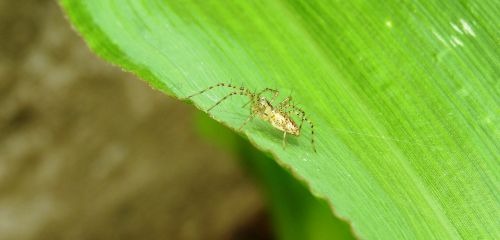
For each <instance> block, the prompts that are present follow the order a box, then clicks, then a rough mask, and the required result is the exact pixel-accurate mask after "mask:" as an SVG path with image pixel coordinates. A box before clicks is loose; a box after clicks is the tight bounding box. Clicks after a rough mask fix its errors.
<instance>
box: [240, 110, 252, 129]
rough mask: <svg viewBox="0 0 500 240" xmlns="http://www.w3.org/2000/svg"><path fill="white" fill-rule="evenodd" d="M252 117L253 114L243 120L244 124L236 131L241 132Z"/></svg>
mask: <svg viewBox="0 0 500 240" xmlns="http://www.w3.org/2000/svg"><path fill="white" fill-rule="evenodd" d="M254 116H255V114H254V113H252V114H250V116H248V118H247V119H246V120H245V122H243V124H241V126H240V127H239V128H238V130H239V131H241V129H243V127H244V126H245V125H247V123H248V122H250V120H252V119H253V117H254Z"/></svg>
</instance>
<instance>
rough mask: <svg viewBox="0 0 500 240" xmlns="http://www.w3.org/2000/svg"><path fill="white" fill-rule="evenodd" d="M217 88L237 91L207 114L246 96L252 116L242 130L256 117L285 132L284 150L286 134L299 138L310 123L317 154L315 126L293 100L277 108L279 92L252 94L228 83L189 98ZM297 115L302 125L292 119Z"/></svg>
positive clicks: (244, 123)
mask: <svg viewBox="0 0 500 240" xmlns="http://www.w3.org/2000/svg"><path fill="white" fill-rule="evenodd" d="M216 87H228V88H232V89H235V91H233V92H231V93H229V94H227V95H226V96H224V97H223V98H222V99H221V100H219V101H218V102H216V103H215V104H214V105H213V106H212V107H210V108H209V109H208V110H207V112H208V113H209V112H210V111H211V110H212V109H213V108H214V107H216V106H217V105H219V104H220V103H221V102H223V101H225V100H226V99H228V98H229V97H231V96H234V95H242V96H246V97H248V98H249V100H250V101H249V102H248V103H247V104H245V105H244V107H245V106H246V105H248V104H250V116H249V117H248V118H247V119H246V120H245V122H243V124H242V125H241V126H240V128H239V129H240V130H241V129H242V128H243V127H244V126H245V125H246V124H247V123H248V122H249V121H250V120H252V119H253V118H254V117H255V116H257V117H258V118H260V119H262V120H264V121H266V122H269V123H270V124H271V125H272V126H273V127H274V128H276V129H278V130H280V131H282V132H283V148H285V146H286V134H291V135H294V136H299V135H300V132H301V129H302V124H303V123H304V121H306V122H307V123H309V126H310V128H311V144H312V147H313V151H314V152H316V148H315V145H314V124H313V123H312V122H311V121H309V119H308V118H307V117H306V116H305V113H304V111H302V110H301V109H300V108H298V107H296V106H295V105H293V104H292V103H291V100H292V98H291V97H287V98H285V99H284V100H283V101H281V102H280V103H279V104H277V105H276V106H275V105H273V102H274V100H275V99H276V97H277V96H278V95H279V91H278V90H275V89H271V88H266V89H264V90H262V91H260V92H251V91H250V90H248V89H246V88H244V87H236V86H233V85H231V84H226V83H219V84H217V85H214V86H211V87H208V88H206V89H204V90H202V91H200V92H198V93H195V94H193V95H191V96H188V97H187V98H192V97H194V96H196V95H199V94H202V93H204V92H206V91H208V90H210V89H213V88H216ZM264 93H271V94H272V97H271V99H268V98H267V97H265V96H264V95H263V94H264ZM292 114H294V115H297V116H299V117H300V118H301V119H300V120H301V121H300V124H299V125H297V123H296V122H295V121H294V120H293V119H292V117H291V115H292Z"/></svg>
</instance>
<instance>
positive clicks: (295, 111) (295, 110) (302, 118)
mask: <svg viewBox="0 0 500 240" xmlns="http://www.w3.org/2000/svg"><path fill="white" fill-rule="evenodd" d="M290 99H291V98H290ZM285 101H287V102H286V103H285V104H283V103H284V102H285ZM282 104H283V106H282ZM282 104H280V107H281V108H282V109H283V110H286V109H288V108H290V109H291V110H289V111H287V112H288V113H293V114H295V115H297V116H299V117H300V125H299V130H301V129H302V124H303V123H304V122H307V123H308V124H309V127H310V128H311V145H312V148H313V151H314V152H316V145H315V143H314V124H313V123H312V122H311V121H310V120H309V119H308V118H307V117H306V113H305V112H304V110H302V109H300V108H299V107H297V106H295V105H293V104H291V103H289V98H286V99H285V100H283V102H282Z"/></svg>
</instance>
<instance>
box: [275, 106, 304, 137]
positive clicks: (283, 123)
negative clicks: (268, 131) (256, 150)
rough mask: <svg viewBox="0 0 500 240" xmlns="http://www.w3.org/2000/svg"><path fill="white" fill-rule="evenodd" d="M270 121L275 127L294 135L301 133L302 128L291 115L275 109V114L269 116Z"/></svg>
mask: <svg viewBox="0 0 500 240" xmlns="http://www.w3.org/2000/svg"><path fill="white" fill-rule="evenodd" d="M269 122H270V123H271V125H273V127H275V128H277V129H279V130H281V131H283V132H286V133H290V134H292V135H295V136H298V135H300V129H299V127H297V124H296V123H295V122H294V121H293V120H292V119H291V118H290V116H288V115H285V114H283V113H281V112H276V111H274V114H273V115H271V117H270V118H269Z"/></svg>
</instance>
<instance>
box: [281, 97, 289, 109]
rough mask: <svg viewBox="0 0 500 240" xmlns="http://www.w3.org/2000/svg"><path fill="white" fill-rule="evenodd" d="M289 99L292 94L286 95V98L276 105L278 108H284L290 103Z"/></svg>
mask: <svg viewBox="0 0 500 240" xmlns="http://www.w3.org/2000/svg"><path fill="white" fill-rule="evenodd" d="M291 101H292V96H288V97H287V98H285V99H283V101H281V102H280V104H279V105H278V108H281V109H286V108H287V107H289V106H290V105H291V104H290V102H291Z"/></svg>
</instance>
